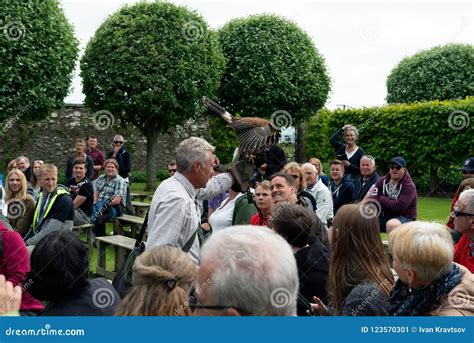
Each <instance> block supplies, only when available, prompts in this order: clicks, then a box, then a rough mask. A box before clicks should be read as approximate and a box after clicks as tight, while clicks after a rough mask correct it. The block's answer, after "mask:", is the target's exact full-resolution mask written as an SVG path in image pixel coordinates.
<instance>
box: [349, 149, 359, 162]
mask: <svg viewBox="0 0 474 343" xmlns="http://www.w3.org/2000/svg"><path fill="white" fill-rule="evenodd" d="M357 150H359V147H357V148H355V149H354V150H353V151H351V152H348V151H347V149H346V155H347V159H350V158H351V157H352V156H354V154H355V153H356V152H357Z"/></svg>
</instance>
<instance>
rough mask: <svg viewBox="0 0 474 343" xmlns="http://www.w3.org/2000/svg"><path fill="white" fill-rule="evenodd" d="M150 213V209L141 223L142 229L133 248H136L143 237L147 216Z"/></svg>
mask: <svg viewBox="0 0 474 343" xmlns="http://www.w3.org/2000/svg"><path fill="white" fill-rule="evenodd" d="M149 213H150V209H148V211H147V212H146V216H145V220H144V221H143V224H142V227H141V228H140V231H139V232H138V235H137V240H136V241H135V248H136V247H138V246H139V245H140V244H141V242H142V241H143V236H145V231H146V228H147V226H148V214H149Z"/></svg>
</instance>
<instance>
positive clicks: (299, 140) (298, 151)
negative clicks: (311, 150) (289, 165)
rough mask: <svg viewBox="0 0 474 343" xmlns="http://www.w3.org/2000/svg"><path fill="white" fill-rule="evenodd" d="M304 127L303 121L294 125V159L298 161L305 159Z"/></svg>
mask: <svg viewBox="0 0 474 343" xmlns="http://www.w3.org/2000/svg"><path fill="white" fill-rule="evenodd" d="M304 129H305V123H301V124H300V125H298V126H297V127H296V142H295V143H296V144H295V161H296V162H298V163H302V162H304V161H306V160H307V158H306V153H305V150H304Z"/></svg>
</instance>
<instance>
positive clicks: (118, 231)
mask: <svg viewBox="0 0 474 343" xmlns="http://www.w3.org/2000/svg"><path fill="white" fill-rule="evenodd" d="M144 221H145V218H143V217H137V216H130V215H128V214H124V215H121V216H120V217H116V218H115V219H114V226H113V227H114V235H121V236H130V237H132V238H135V237H137V234H138V231H140V228H141V226H142V225H143V222H144ZM126 227H130V230H127V231H125V230H124V228H126Z"/></svg>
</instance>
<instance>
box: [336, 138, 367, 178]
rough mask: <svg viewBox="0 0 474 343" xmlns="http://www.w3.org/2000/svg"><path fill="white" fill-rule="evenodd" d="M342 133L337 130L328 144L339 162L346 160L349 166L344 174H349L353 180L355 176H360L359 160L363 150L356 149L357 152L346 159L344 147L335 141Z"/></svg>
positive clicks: (344, 145)
mask: <svg viewBox="0 0 474 343" xmlns="http://www.w3.org/2000/svg"><path fill="white" fill-rule="evenodd" d="M342 132H343V130H342V129H338V130H337V131H336V132H335V133H334V134H333V135H332V136H331V138H329V142H330V143H331V145H332V147H333V148H334V150H335V151H336V155H337V158H338V159H339V160H341V161H344V160H348V161H349V162H350V163H351V165H350V166H349V167H347V168H346V169H345V170H346V171H345V174H346V175H347V174H349V175H350V176H351V177H352V179H355V178H356V177H357V176H359V175H360V159H361V158H362V156H364V154H365V153H364V150H362V148H361V147H359V149H357V151H356V152H355V153H354V155H352V157H351V158H347V155H346V145H347V144H343V143H341V142H338V141H337V139H338V138H339V136H340V135H341V133H342Z"/></svg>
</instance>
